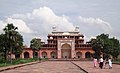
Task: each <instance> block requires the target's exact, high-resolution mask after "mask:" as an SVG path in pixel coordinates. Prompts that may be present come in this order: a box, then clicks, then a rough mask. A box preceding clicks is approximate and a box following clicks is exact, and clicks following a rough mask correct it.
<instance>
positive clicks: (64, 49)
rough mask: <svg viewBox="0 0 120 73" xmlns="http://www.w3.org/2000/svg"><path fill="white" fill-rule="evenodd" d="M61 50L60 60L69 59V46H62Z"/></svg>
mask: <svg viewBox="0 0 120 73" xmlns="http://www.w3.org/2000/svg"><path fill="white" fill-rule="evenodd" d="M61 48H62V49H61V56H62V58H71V46H70V45H69V44H63V45H62V47H61Z"/></svg>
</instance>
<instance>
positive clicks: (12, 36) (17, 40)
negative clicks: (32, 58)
mask: <svg viewBox="0 0 120 73" xmlns="http://www.w3.org/2000/svg"><path fill="white" fill-rule="evenodd" d="M17 29H18V28H17V27H15V26H14V25H13V24H7V26H5V28H4V29H3V31H4V32H5V34H4V36H5V39H6V40H4V41H5V42H7V43H4V44H5V49H6V48H8V49H7V51H8V53H9V54H10V62H11V63H12V53H13V52H16V53H18V52H17V51H18V50H16V48H15V47H16V46H17V47H18V48H19V50H20V49H22V46H23V38H22V36H21V35H20V34H19V32H18V31H17Z"/></svg>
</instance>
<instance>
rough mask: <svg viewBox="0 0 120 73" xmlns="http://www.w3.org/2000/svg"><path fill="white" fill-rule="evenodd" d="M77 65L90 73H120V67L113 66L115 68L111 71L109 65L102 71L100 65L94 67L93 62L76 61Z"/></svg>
mask: <svg viewBox="0 0 120 73" xmlns="http://www.w3.org/2000/svg"><path fill="white" fill-rule="evenodd" d="M74 63H75V64H77V65H78V66H80V67H82V68H83V69H85V70H86V71H87V72H89V73H120V65H116V64H113V68H112V69H109V66H108V64H107V65H106V68H105V69H100V68H99V65H97V67H96V68H94V67H93V62H92V61H74Z"/></svg>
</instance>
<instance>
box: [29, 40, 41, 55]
mask: <svg viewBox="0 0 120 73" xmlns="http://www.w3.org/2000/svg"><path fill="white" fill-rule="evenodd" d="M30 48H32V49H33V57H35V52H36V51H37V52H38V51H39V50H40V49H41V39H36V38H33V39H32V40H31V41H30ZM38 56H39V55H38Z"/></svg>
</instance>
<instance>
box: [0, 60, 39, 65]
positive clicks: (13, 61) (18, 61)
mask: <svg viewBox="0 0 120 73" xmlns="http://www.w3.org/2000/svg"><path fill="white" fill-rule="evenodd" d="M37 60H38V58H33V59H32V58H30V59H21V58H19V59H17V60H12V64H10V63H9V62H4V63H0V67H3V66H10V65H17V64H23V63H29V62H34V61H37Z"/></svg>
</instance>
